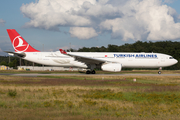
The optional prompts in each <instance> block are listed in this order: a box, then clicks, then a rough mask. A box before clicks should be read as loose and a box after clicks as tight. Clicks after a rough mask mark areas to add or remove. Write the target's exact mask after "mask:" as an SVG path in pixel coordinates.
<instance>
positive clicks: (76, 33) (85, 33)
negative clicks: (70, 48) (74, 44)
mask: <svg viewBox="0 0 180 120" xmlns="http://www.w3.org/2000/svg"><path fill="white" fill-rule="evenodd" d="M69 32H70V34H71V36H72V37H77V38H79V39H90V38H93V37H96V36H98V34H97V33H96V31H95V30H94V29H93V28H85V27H72V28H70V31H69Z"/></svg>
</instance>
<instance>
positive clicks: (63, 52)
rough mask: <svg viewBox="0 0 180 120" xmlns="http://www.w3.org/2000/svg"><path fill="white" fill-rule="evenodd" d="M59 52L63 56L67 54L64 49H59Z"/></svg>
mask: <svg viewBox="0 0 180 120" xmlns="http://www.w3.org/2000/svg"><path fill="white" fill-rule="evenodd" d="M59 51H60V52H61V54H67V53H66V52H65V51H64V50H63V49H59Z"/></svg>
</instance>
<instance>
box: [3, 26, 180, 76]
mask: <svg viewBox="0 0 180 120" xmlns="http://www.w3.org/2000/svg"><path fill="white" fill-rule="evenodd" d="M7 32H8V34H9V37H10V39H11V43H12V45H13V48H14V50H15V52H10V51H5V52H7V53H8V54H10V55H14V56H16V57H19V58H22V59H25V60H28V61H31V62H35V63H39V64H43V65H49V66H60V67H79V68H86V69H87V71H86V73H87V74H90V73H92V74H95V70H94V69H95V68H101V69H102V70H104V71H110V72H120V71H121V69H122V68H160V67H168V66H171V65H174V64H176V63H177V62H178V61H177V60H176V59H174V58H173V57H172V56H170V55H166V54H161V53H130V52H65V51H63V50H62V49H60V51H57V52H40V51H38V50H36V49H34V48H33V47H32V46H31V45H29V44H28V43H27V42H26V41H25V40H24V39H23V38H22V37H21V36H20V35H19V34H18V33H17V32H16V30H15V29H7ZM159 74H160V71H159Z"/></svg>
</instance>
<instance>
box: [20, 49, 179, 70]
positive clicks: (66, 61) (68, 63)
mask: <svg viewBox="0 0 180 120" xmlns="http://www.w3.org/2000/svg"><path fill="white" fill-rule="evenodd" d="M70 53H71V54H74V55H80V56H85V57H90V58H95V59H101V60H106V61H111V62H116V63H120V64H122V67H123V68H159V67H167V66H171V65H174V64H176V63H177V60H176V59H174V58H173V57H172V56H170V55H166V54H161V53H127V52H126V53H125V52H124V53H118V52H115V53H114V52H97V53H96V52H70ZM25 54H26V56H25V57H24V58H23V59H25V60H28V61H31V62H35V63H39V64H43V65H49V66H61V67H80V68H87V65H86V64H85V63H82V62H78V61H75V59H74V58H73V57H70V56H67V55H64V54H61V53H60V52H59V51H57V52H25Z"/></svg>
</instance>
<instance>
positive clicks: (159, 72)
mask: <svg viewBox="0 0 180 120" xmlns="http://www.w3.org/2000/svg"><path fill="white" fill-rule="evenodd" d="M161 70H162V67H160V68H159V71H158V74H159V75H160V74H161Z"/></svg>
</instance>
